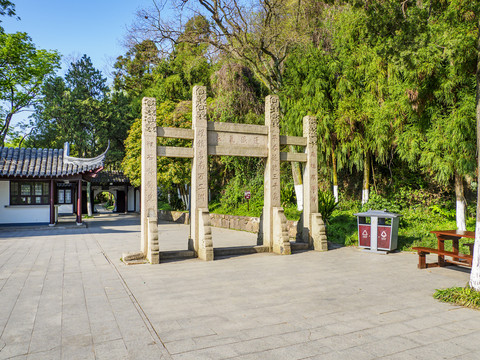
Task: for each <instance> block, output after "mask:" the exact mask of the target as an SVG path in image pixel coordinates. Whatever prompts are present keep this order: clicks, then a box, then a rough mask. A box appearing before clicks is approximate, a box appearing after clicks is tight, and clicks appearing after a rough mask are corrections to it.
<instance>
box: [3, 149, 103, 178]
mask: <svg viewBox="0 0 480 360" xmlns="http://www.w3.org/2000/svg"><path fill="white" fill-rule="evenodd" d="M106 153H107V152H106V151H105V152H104V153H103V154H101V155H99V156H97V157H95V158H92V159H81V158H74V157H71V156H64V151H63V149H31V148H27V149H25V148H20V149H19V148H11V147H0V176H1V177H40V178H42V177H61V176H66V175H76V174H82V173H86V172H89V171H92V170H97V169H100V168H102V167H103V166H104V163H105V156H106Z"/></svg>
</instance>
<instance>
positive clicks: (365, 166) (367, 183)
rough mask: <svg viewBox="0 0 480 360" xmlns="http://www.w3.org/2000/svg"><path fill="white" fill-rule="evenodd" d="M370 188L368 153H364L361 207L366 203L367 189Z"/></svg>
mask: <svg viewBox="0 0 480 360" xmlns="http://www.w3.org/2000/svg"><path fill="white" fill-rule="evenodd" d="M369 188H370V152H369V151H366V152H365V157H364V158H363V189H362V205H364V204H366V203H367V201H368V189H369Z"/></svg>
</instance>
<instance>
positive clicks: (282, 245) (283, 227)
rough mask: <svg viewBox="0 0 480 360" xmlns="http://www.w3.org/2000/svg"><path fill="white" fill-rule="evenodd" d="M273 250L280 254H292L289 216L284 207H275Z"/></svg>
mask: <svg viewBox="0 0 480 360" xmlns="http://www.w3.org/2000/svg"><path fill="white" fill-rule="evenodd" d="M272 250H273V252H274V253H275V254H279V255H290V254H291V253H292V250H291V248H290V241H289V239H288V228H287V218H286V217H285V213H284V212H283V208H281V207H274V208H273V249H272Z"/></svg>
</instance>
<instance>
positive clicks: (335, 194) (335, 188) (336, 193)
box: [333, 185, 338, 202]
mask: <svg viewBox="0 0 480 360" xmlns="http://www.w3.org/2000/svg"><path fill="white" fill-rule="evenodd" d="M333 197H334V198H335V202H338V185H333Z"/></svg>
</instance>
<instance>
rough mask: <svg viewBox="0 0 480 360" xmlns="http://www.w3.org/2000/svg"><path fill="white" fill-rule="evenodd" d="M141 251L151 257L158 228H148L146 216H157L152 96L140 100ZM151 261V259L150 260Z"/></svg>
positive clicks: (153, 103)
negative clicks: (151, 243)
mask: <svg viewBox="0 0 480 360" xmlns="http://www.w3.org/2000/svg"><path fill="white" fill-rule="evenodd" d="M140 199H141V206H140V219H141V251H142V252H143V253H144V255H145V256H146V258H147V259H149V260H150V259H152V257H155V254H152V253H149V252H151V251H157V252H158V246H157V248H156V250H155V248H154V247H152V246H150V245H149V243H150V242H151V240H153V239H149V237H150V236H153V237H155V235H154V234H155V233H157V239H158V229H150V231H149V229H148V219H147V218H148V217H150V218H153V219H156V218H157V106H156V101H155V99H154V98H143V101H142V187H141V196H140ZM150 261H151V260H150Z"/></svg>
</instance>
